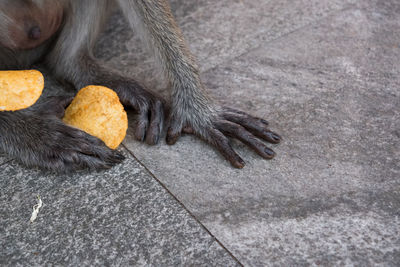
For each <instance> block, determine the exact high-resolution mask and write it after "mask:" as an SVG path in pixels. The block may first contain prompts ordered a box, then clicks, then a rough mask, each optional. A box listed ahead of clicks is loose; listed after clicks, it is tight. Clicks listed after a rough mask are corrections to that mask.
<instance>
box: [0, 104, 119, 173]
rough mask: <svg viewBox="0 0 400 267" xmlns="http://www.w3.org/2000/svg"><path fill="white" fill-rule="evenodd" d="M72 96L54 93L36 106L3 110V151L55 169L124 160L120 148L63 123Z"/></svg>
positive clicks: (107, 165) (103, 165)
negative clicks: (108, 144)
mask: <svg viewBox="0 0 400 267" xmlns="http://www.w3.org/2000/svg"><path fill="white" fill-rule="evenodd" d="M69 102H71V98H61V97H53V98H49V99H48V100H47V101H45V102H43V103H41V104H39V105H34V106H33V107H31V108H29V109H26V110H20V111H15V112H7V111H2V112H0V151H3V152H5V153H6V154H7V155H9V156H10V157H12V158H15V159H17V160H18V161H19V162H21V163H23V164H24V165H26V166H29V167H39V168H41V169H47V170H52V171H55V172H65V171H74V170H79V169H84V168H90V169H93V170H96V169H100V168H110V167H111V166H112V165H114V164H116V163H119V162H121V161H122V160H123V158H124V157H123V156H122V155H121V154H119V153H118V152H117V151H113V150H111V149H109V148H107V147H106V146H105V145H104V143H103V142H102V141H101V140H99V139H97V138H95V137H92V136H90V135H88V134H86V133H84V132H82V131H80V130H78V129H76V128H72V127H69V126H67V125H65V124H64V123H62V121H61V119H60V118H62V117H63V115H64V108H65V106H66V105H67V104H69Z"/></svg>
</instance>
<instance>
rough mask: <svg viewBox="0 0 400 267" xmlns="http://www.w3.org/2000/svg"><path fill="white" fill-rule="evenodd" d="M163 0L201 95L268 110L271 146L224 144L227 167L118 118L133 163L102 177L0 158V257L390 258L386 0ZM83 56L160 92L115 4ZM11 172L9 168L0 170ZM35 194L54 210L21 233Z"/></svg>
mask: <svg viewBox="0 0 400 267" xmlns="http://www.w3.org/2000/svg"><path fill="white" fill-rule="evenodd" d="M171 6H172V9H173V12H174V14H175V15H176V18H177V21H178V23H179V25H180V26H181V27H182V30H183V32H184V34H185V36H186V39H187V42H188V43H189V46H190V48H191V50H192V51H193V53H194V54H195V55H196V57H197V58H198V62H199V66H200V68H201V70H202V77H203V82H204V84H205V85H206V87H207V88H208V90H209V93H210V95H212V96H213V97H214V98H215V99H216V100H217V101H219V102H220V103H223V104H225V105H230V106H233V107H236V108H239V109H242V110H245V111H247V112H249V113H251V114H254V115H257V116H260V117H263V118H265V119H267V120H269V121H270V126H271V129H273V130H275V131H277V132H278V133H280V134H282V136H283V142H282V143H281V144H279V145H270V147H271V148H273V149H274V150H275V151H276V152H277V156H276V158H275V159H273V160H270V161H266V160H263V159H261V158H259V156H258V155H257V154H256V153H254V152H252V151H250V150H249V149H248V148H247V147H245V146H244V145H243V144H241V143H240V142H237V141H235V140H232V142H233V146H234V148H235V149H236V151H237V152H238V153H239V154H240V155H241V156H242V157H243V159H244V160H245V161H246V166H245V168H244V169H242V170H236V169H233V168H232V167H231V166H230V165H229V164H228V163H227V162H226V161H225V160H224V159H223V158H222V157H221V156H220V155H219V154H218V152H217V151H215V150H214V149H213V148H211V147H209V146H208V145H206V144H204V143H203V142H202V141H200V140H198V139H197V138H195V137H192V136H184V137H182V138H181V139H180V140H179V141H178V143H177V144H176V145H174V146H167V145H166V144H165V142H161V144H159V145H156V146H152V147H149V146H147V145H145V144H140V143H138V142H137V141H135V140H134V139H133V137H132V133H133V129H132V128H130V129H129V130H128V137H127V138H126V140H125V141H124V145H125V146H126V147H127V148H128V149H129V151H130V152H132V153H133V154H134V155H135V156H136V158H137V159H138V160H139V161H140V163H141V164H143V165H144V166H145V167H146V170H145V169H143V168H142V167H141V166H140V165H138V163H137V162H136V161H135V159H133V158H131V157H130V158H129V159H128V161H127V162H124V164H123V165H120V166H118V167H116V168H115V169H112V170H110V171H109V172H105V173H100V174H91V175H88V174H78V175H75V176H73V177H72V179H71V177H68V178H67V177H64V176H51V175H43V174H41V173H38V172H35V171H30V170H25V169H24V168H22V167H20V166H17V165H15V163H11V164H10V163H9V164H5V165H2V166H1V168H3V169H4V168H5V170H3V169H1V170H0V178H3V179H0V181H1V183H2V185H1V187H0V188H2V191H0V192H1V193H2V195H0V196H1V197H2V198H1V199H0V203H1V204H2V205H4V206H5V207H6V208H5V211H3V210H1V213H2V214H7V215H6V217H5V218H6V221H5V223H3V224H2V225H4V227H5V228H4V229H6V231H5V232H0V235H3V236H5V237H7V240H9V241H8V242H7V243H2V245H3V246H4V247H5V248H7V249H2V251H6V252H7V253H8V254H7V257H0V258H5V259H6V263H10V262H12V263H15V262H17V261H20V262H22V263H33V264H41V263H44V262H46V260H47V259H48V260H51V261H52V260H54V261H56V263H60V264H64V263H70V264H73V263H77V262H78V261H79V260H80V261H84V262H85V263H93V262H98V263H99V264H107V263H109V264H118V263H121V264H129V263H135V264H136V265H148V264H150V265H160V264H166V265H184V264H190V263H192V264H194V265H222V266H225V265H228V266H229V265H234V264H237V262H236V261H235V260H234V258H236V259H238V260H239V262H240V263H239V264H243V265H245V266H266V265H283V266H292V265H296V266H297V265H324V266H325V265H327V266H331V265H336V266H337V265H339V266H341V265H361V266H371V265H384V266H398V265H399V264H400V237H399V236H400V221H399V216H400V180H399V177H400V163H399V158H400V140H399V139H400V95H399V87H400V78H399V77H400V73H399V72H400V46H399V44H400V31H399V29H400V27H399V26H400V25H399V24H400V4H399V3H398V1H396V0H389V1H379V0H334V1H328V0H322V1H314V0H312V1H305V0H304V1H302V0H296V1H286V0H279V1H262V0H254V1H241V0H221V1H211V0H200V1H199V0H187V1H181V0H172V1H171ZM96 54H97V55H98V56H99V57H100V58H101V59H103V60H104V61H106V63H107V64H109V66H111V67H113V68H116V69H119V70H121V71H123V72H124V73H126V74H127V75H131V76H133V77H136V78H138V79H139V80H142V81H143V82H144V83H145V84H146V85H147V86H148V87H149V88H151V89H157V90H160V91H161V94H163V95H166V93H167V91H166V88H165V87H166V86H165V83H163V82H162V76H161V74H157V71H156V70H155V69H156V67H155V64H154V62H153V60H152V58H151V57H150V55H149V53H148V52H147V51H146V50H145V49H144V48H143V45H142V44H141V43H140V42H139V40H138V38H137V35H136V34H135V33H134V32H132V31H131V30H130V29H129V28H127V27H126V25H125V20H124V19H123V18H121V16H120V14H119V13H117V14H116V15H114V16H113V18H112V20H111V22H110V24H109V25H108V28H107V30H106V32H105V34H104V35H103V36H102V38H101V40H100V42H99V45H98V47H97V49H96ZM154 73H155V74H154ZM48 86H49V87H48V88H53V87H54V86H53V85H51V84H50V85H48ZM56 87H57V86H56ZM58 87H59V85H58ZM47 92H50V91H49V90H47ZM59 93H60V94H61V93H62V92H61V91H57V94H59ZM64 93H65V92H64ZM64 93H63V94H64ZM69 93H70V92H69ZM133 120H134V114H133V113H130V123H132V121H133ZM0 160H1V159H0ZM6 160H9V159H6ZM0 163H1V161H0ZM3 166H4V167H3ZM137 170H140V171H139V173H138V172H137ZM10 176H15V177H16V178H14V179H12V180H9V179H4V177H6V178H8V177H10ZM26 177H28V178H26ZM23 178H24V179H27V180H28V182H29V183H26V184H25V183H24V180H23ZM86 180H87V181H86ZM157 180H158V181H160V182H161V183H162V184H163V186H165V188H167V189H168V190H166V189H165V188H163V187H161V186H160V185H159V184H158V182H157ZM97 185H99V186H97ZM31 187H32V189H29V188H31ZM3 188H4V189H3ZM40 188H42V189H40ZM68 189H71V192H72V193H68ZM53 190H54V192H53ZM3 192H4V193H3ZM21 192H22V193H21ZM38 192H40V193H41V192H51V194H50V193H49V194H50V195H49V196H48V197H50V198H49V199H48V200H50V201H48V200H46V202H50V203H57V204H58V206H57V207H54V206H53V207H52V209H51V210H49V211H46V209H45V208H46V206H45V207H44V209H43V214H41V215H42V216H41V217H39V219H38V223H39V225H37V226H35V225H33V226H32V225H31V226H29V225H28V224H26V225H28V226H27V227H34V231H30V230H25V231H24V227H25V226H24V225H25V224H24V223H23V222H22V221H24V222H26V220H27V219H29V216H30V211H29V208H30V206H31V205H33V204H34V197H35V194H37V193H38ZM11 193H12V194H11ZM41 194H42V195H43V193H41ZM10 195H15V197H13V198H11V200H12V201H13V204H12V205H13V206H12V207H11V206H10V205H11V202H10V201H9V200H10V198H9V197H7V196H10ZM25 195H29V196H28V197H25ZM72 197H75V198H76V199H72V201H71V198H72ZM174 197H176V198H177V199H178V201H179V202H180V203H179V202H177V201H176V200H175V198H174ZM143 199H144V200H143ZM181 204H182V205H183V206H182V205H181ZM141 205H144V206H143V207H141ZM75 206H77V207H75ZM13 207H14V208H13ZM64 207H65V208H64ZM10 210H11V211H12V212H10ZM6 211H7V212H6ZM46 212H48V213H46ZM107 212H109V213H108V214H107ZM188 212H190V213H191V214H192V215H193V216H194V217H195V219H196V220H198V221H199V222H201V224H203V225H204V226H205V227H206V228H207V230H208V231H209V232H210V233H207V232H206V231H205V230H204V229H203V228H202V227H201V225H200V224H199V223H198V222H197V221H196V220H194V219H193V217H191V216H190V215H189V214H188ZM64 214H66V215H64ZM136 217H138V218H140V220H139V219H138V220H135V218H136ZM53 220H54V222H53ZM71 221H72V222H71ZM44 224H45V225H44ZM48 225H50V227H49V226H48ZM46 226H47V228H46ZM75 226H76V227H75ZM94 228H96V229H97V230H93V229H94ZM114 228H115V229H117V230H113V229H114ZM149 228H150V229H152V230H154V231H149V230H148V229H149ZM0 229H3V228H0ZM27 229H29V228H27ZM62 229H67V231H64V230H62ZM75 229H76V230H75ZM128 229H129V230H128ZM131 229H133V230H131ZM15 230H19V232H18V231H15ZM50 230H54V234H53V232H51V231H50ZM65 232H67V234H65ZM74 233H76V234H74ZM121 233H123V234H121ZM110 235H116V236H117V238H116V239H115V242H110V241H109V236H110ZM214 237H215V238H216V239H217V240H219V241H220V242H221V243H222V246H221V245H218V243H217V242H216V240H215V239H214ZM56 239H60V240H61V241H60V242H59V244H58V242H57V243H56V242H55V240H56ZM0 240H5V239H3V238H1V239H0ZM96 240H100V242H103V243H104V245H102V244H99V242H98V241H96ZM131 240H133V241H132V242H131ZM8 243H10V244H9V245H8ZM48 243H50V244H51V246H48V245H46V244H48ZM0 244H1V243H0ZM32 244H33V245H32ZM133 244H138V245H136V246H134V245H133ZM33 247H35V248H34V249H33ZM37 247H39V249H37ZM64 247H65V248H66V249H65V250H64ZM224 248H225V249H224ZM68 249H72V251H74V253H73V254H72V253H69V251H68ZM35 252H39V253H36V254H35ZM124 252H129V253H128V255H123V254H124ZM229 253H231V254H232V255H233V257H234V258H233V257H232V256H230V255H229ZM32 254H33V255H35V256H37V257H35V258H33V259H32V258H31V257H29V256H31V255H32ZM69 255H72V256H69ZM73 255H77V256H73ZM186 255H188V256H186ZM28 257H29V258H28Z"/></svg>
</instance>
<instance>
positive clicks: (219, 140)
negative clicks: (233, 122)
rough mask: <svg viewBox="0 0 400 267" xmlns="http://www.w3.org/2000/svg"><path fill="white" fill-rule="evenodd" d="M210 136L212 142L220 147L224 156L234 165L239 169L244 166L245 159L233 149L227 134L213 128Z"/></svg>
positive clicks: (219, 149)
mask: <svg viewBox="0 0 400 267" xmlns="http://www.w3.org/2000/svg"><path fill="white" fill-rule="evenodd" d="M210 137H211V140H210V143H212V144H213V145H214V146H215V148H217V149H218V151H219V152H220V153H221V154H222V156H224V157H225V158H226V159H227V160H228V161H229V162H230V163H231V164H232V166H233V167H235V168H238V169H241V168H243V167H244V165H245V163H244V161H243V159H242V158H241V157H240V156H239V155H238V154H237V153H236V152H235V151H234V150H233V148H232V147H231V145H230V144H229V139H228V138H227V137H226V136H224V135H223V134H222V133H221V132H220V131H218V130H213V131H211V132H210Z"/></svg>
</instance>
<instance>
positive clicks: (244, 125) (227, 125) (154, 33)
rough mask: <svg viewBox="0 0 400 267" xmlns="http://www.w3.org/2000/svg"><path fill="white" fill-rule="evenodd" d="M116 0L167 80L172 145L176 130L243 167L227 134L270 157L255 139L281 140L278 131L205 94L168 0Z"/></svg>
mask: <svg viewBox="0 0 400 267" xmlns="http://www.w3.org/2000/svg"><path fill="white" fill-rule="evenodd" d="M118 1H119V3H120V5H121V6H122V10H123V12H125V15H126V16H127V18H128V20H129V22H130V23H131V24H132V26H135V27H141V28H143V29H144V32H146V33H147V39H149V41H151V43H152V44H153V45H154V47H155V48H156V51H157V55H158V57H159V59H160V60H161V62H162V65H163V67H164V69H165V70H166V74H167V76H168V79H169V81H170V85H171V87H172V110H171V114H170V126H169V129H168V133H167V142H168V143H169V144H174V143H175V142H176V141H177V139H178V138H179V136H180V134H181V132H186V133H192V134H196V135H198V136H199V137H201V138H203V139H204V140H206V141H207V142H209V143H210V144H212V145H213V146H215V147H216V148H217V149H218V150H219V151H220V152H221V153H222V155H223V156H224V157H225V158H226V159H228V160H229V161H230V162H231V164H232V165H233V166H235V167H237V168H242V167H243V166H244V161H243V160H242V159H241V158H240V157H239V155H237V154H236V152H235V151H234V150H233V149H232V147H231V146H230V144H229V139H228V138H227V136H229V137H234V138H237V139H239V140H240V141H242V142H243V143H245V144H247V145H248V146H250V147H251V148H252V149H254V150H255V151H256V152H257V153H258V154H260V155H261V156H262V157H264V158H266V159H270V158H272V157H273V156H274V154H275V153H274V152H273V151H272V150H271V149H269V148H268V147H266V146H265V145H264V144H263V142H261V141H260V140H258V139H257V138H256V136H257V137H259V138H261V139H264V140H266V141H267V142H271V143H278V142H279V141H280V137H279V135H277V134H275V133H273V132H271V131H270V130H269V129H268V128H267V123H266V121H264V120H262V119H259V118H255V117H252V116H250V115H248V114H246V113H244V112H241V111H237V110H233V109H229V108H224V107H220V106H218V105H217V104H215V103H214V102H213V101H212V100H211V99H210V98H209V97H207V95H206V93H205V90H204V88H203V85H202V83H201V81H200V77H199V71H198V68H197V66H196V64H195V61H194V59H193V57H192V56H191V54H190V52H189V50H188V48H187V47H186V44H185V41H184V39H183V36H182V33H181V31H180V29H179V28H178V26H177V24H176V22H175V21H174V18H173V16H172V13H171V10H170V7H169V5H168V3H167V1H165V0H118ZM137 18H139V19H137Z"/></svg>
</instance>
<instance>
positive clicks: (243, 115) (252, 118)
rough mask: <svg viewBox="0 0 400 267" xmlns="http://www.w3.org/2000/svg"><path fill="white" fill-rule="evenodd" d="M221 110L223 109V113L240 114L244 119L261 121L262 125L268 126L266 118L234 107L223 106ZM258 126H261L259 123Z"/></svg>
mask: <svg viewBox="0 0 400 267" xmlns="http://www.w3.org/2000/svg"><path fill="white" fill-rule="evenodd" d="M222 110H223V111H224V113H231V114H237V115H242V117H244V118H245V119H250V120H253V121H257V122H259V123H262V124H263V126H268V125H269V122H268V121H266V120H264V119H262V118H258V117H254V116H251V115H249V114H247V113H246V112H244V111H241V110H238V109H234V108H231V107H223V108H222ZM260 127H261V125H260Z"/></svg>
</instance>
